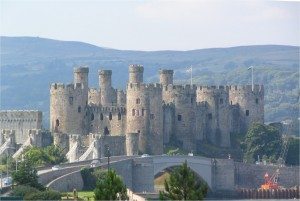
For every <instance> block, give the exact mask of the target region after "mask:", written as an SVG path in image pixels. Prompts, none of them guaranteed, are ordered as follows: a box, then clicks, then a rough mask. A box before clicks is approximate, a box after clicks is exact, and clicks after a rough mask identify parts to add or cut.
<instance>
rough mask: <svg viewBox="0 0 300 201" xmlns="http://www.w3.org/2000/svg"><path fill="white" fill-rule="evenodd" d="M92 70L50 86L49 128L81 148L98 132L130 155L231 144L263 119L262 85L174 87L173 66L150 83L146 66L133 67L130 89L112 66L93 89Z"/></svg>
mask: <svg viewBox="0 0 300 201" xmlns="http://www.w3.org/2000/svg"><path fill="white" fill-rule="evenodd" d="M88 72H89V69H88V68H87V67H78V68H75V69H74V83H73V84H67V85H65V84H61V83H53V84H52V85H51V87H50V130H51V132H52V133H54V139H55V140H54V141H55V142H59V143H61V144H64V146H68V143H66V142H64V141H65V140H66V138H68V136H70V135H74V134H76V135H79V136H80V139H81V143H80V144H81V145H80V147H88V146H89V140H88V139H89V135H90V134H96V135H100V136H107V140H104V141H103V143H102V144H104V145H106V144H109V140H108V138H109V136H111V137H113V136H114V137H119V138H120V140H121V141H122V143H121V144H122V146H123V147H113V148H112V149H119V150H113V152H116V153H117V152H118V153H121V152H122V153H123V150H124V149H125V150H126V151H125V154H129V155H135V154H138V153H139V154H141V153H148V154H162V153H163V147H164V145H168V144H170V143H176V144H177V145H179V146H180V147H181V148H183V149H185V150H188V151H190V150H195V149H196V147H197V144H198V142H201V141H205V142H209V143H212V144H214V145H216V146H221V147H230V146H231V145H230V136H231V134H232V133H237V132H238V133H244V132H246V131H247V129H248V127H249V126H250V125H251V124H252V123H254V122H259V123H263V122H264V88H263V86H261V85H255V86H254V90H253V91H252V88H251V86H196V85H193V86H190V85H175V84H174V83H173V70H160V71H159V80H160V82H159V83H150V84H148V83H147V84H146V83H144V82H143V80H144V79H143V73H144V68H143V66H141V65H130V66H129V80H128V83H127V87H126V91H123V90H117V89H114V88H113V86H112V83H111V80H112V74H113V73H112V71H111V70H100V71H99V89H94V88H89V86H88ZM127 135H128V136H127ZM103 139H106V138H103ZM106 141H107V143H106ZM121 141H120V142H121ZM124 146H125V147H124ZM69 149H70V147H69ZM83 149H84V148H83ZM83 152H84V151H83ZM102 152H103V150H102ZM101 155H102V154H101Z"/></svg>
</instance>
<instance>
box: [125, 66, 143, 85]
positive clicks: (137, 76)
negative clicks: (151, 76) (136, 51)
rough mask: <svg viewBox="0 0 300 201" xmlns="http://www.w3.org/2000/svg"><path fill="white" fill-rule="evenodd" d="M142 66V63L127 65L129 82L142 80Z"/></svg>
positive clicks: (140, 81)
mask: <svg viewBox="0 0 300 201" xmlns="http://www.w3.org/2000/svg"><path fill="white" fill-rule="evenodd" d="M143 73H144V67H143V66H142V65H136V64H132V65H130V66H129V81H128V82H129V83H142V82H143Z"/></svg>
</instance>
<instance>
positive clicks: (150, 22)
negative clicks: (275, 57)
mask: <svg viewBox="0 0 300 201" xmlns="http://www.w3.org/2000/svg"><path fill="white" fill-rule="evenodd" d="M0 2H1V4H0V6H1V10H0V12H1V14H0V15H1V24H0V25H1V27H0V30H1V31H0V33H1V35H2V36H34V37H36V36H38V37H43V38H52V39H58V40H67V41H82V42H87V43H91V44H94V45H97V46H100V47H109V48H115V49H126V50H191V49H202V48H213V47H232V46H242V45H264V44H280V45H298V46H299V45H300V2H299V1H298V2H297V1H296V2H295V1H292V2H287V1H254V0H253V1H241V0H240V1H233V0H227V1H222V0H215V1H205V0H181V1H179V0H177V1H176V0H173V1H166V0H165V1H154V0H149V1H145V0H136V1H126V0H122V1H113V0H110V1H104V0H102V1H101V0H98V1H95V0H94V1H91V0H90V1H89V0H85V1H79V0H77V1H75V0H73V1H71V0H56V1H55V0H52V1H47V0H35V1H33V0H31V1H27V0H22V1H21V0H19V1H16V0H0Z"/></svg>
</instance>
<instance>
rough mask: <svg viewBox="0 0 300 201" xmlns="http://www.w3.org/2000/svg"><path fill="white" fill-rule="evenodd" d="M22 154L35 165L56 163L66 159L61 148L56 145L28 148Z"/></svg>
mask: <svg viewBox="0 0 300 201" xmlns="http://www.w3.org/2000/svg"><path fill="white" fill-rule="evenodd" d="M24 156H25V158H27V159H30V160H31V161H32V163H33V164H34V165H35V166H41V165H46V164H48V165H49V164H51V165H56V164H60V163H62V162H65V161H66V157H65V154H64V153H63V150H62V149H61V148H60V147H59V146H56V145H50V146H47V147H31V148H28V149H26V150H25V151H24Z"/></svg>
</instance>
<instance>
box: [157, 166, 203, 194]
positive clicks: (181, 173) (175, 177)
mask: <svg viewBox="0 0 300 201" xmlns="http://www.w3.org/2000/svg"><path fill="white" fill-rule="evenodd" d="M164 185H165V191H160V192H159V198H160V199H161V200H203V198H204V197H205V196H206V194H207V190H208V187H207V185H206V184H205V183H204V182H202V181H201V180H199V179H196V176H195V174H194V172H193V171H192V170H191V169H190V168H189V167H188V166H187V162H186V161H185V163H184V164H183V165H181V166H180V167H177V168H175V169H174V171H172V172H171V174H170V179H169V180H165V184H164Z"/></svg>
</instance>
